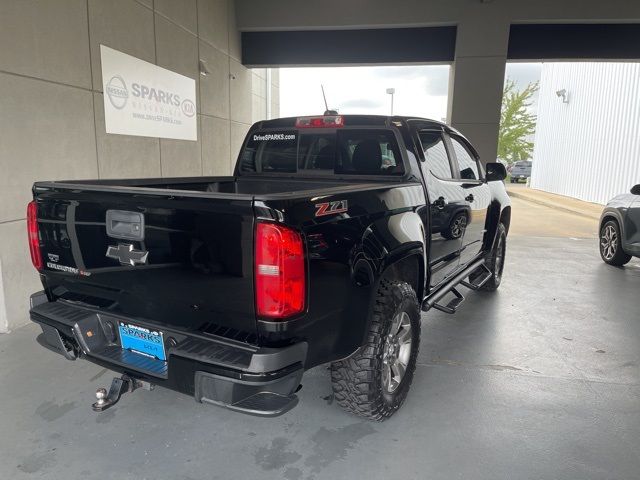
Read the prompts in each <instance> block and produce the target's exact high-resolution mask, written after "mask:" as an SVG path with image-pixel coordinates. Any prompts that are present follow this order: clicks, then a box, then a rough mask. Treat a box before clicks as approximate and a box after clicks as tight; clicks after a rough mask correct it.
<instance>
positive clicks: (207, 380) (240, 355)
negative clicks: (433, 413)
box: [27, 112, 511, 420]
mask: <svg viewBox="0 0 640 480" xmlns="http://www.w3.org/2000/svg"><path fill="white" fill-rule="evenodd" d="M505 176H506V172H505V169H504V166H502V165H501V164H498V163H489V164H487V165H486V170H485V167H484V166H483V164H482V163H481V162H480V159H479V157H478V154H477V153H476V150H475V149H474V148H473V147H472V146H471V144H470V143H469V142H468V141H467V140H466V139H465V138H464V136H462V135H461V134H460V133H459V132H457V131H456V130H454V129H452V128H450V127H448V126H447V125H445V124H443V123H440V122H436V121H433V120H427V119H421V118H410V117H400V116H394V117H384V116H359V115H337V114H335V112H325V115H320V116H317V117H301V118H282V119H276V120H269V121H262V122H258V123H256V124H255V125H253V126H252V127H251V129H250V130H249V132H248V134H247V137H246V139H245V141H244V144H243V146H242V149H241V151H240V154H239V157H238V161H237V164H236V167H235V171H234V173H233V176H227V177H197V178H163V179H157V178H156V179H134V180H83V181H80V180H70V181H55V182H52V181H42V182H36V183H35V184H34V185H33V201H32V202H31V203H30V204H29V206H28V209H27V211H28V222H27V224H28V234H29V245H30V250H31V256H32V260H33V264H34V266H35V268H36V269H37V271H38V272H39V275H40V278H41V280H42V285H43V290H42V291H40V292H37V293H35V294H33V295H32V296H31V311H30V315H31V319H32V320H33V321H34V322H37V323H38V324H40V326H41V327H42V330H43V334H42V335H41V336H40V337H39V340H40V342H41V344H43V345H44V346H46V347H48V348H50V349H52V350H54V351H56V352H58V353H60V354H62V355H63V356H64V357H66V358H67V359H69V360H76V359H79V358H82V359H85V360H88V361H90V362H93V363H96V364H98V365H102V366H104V367H106V368H108V369H111V370H113V371H116V372H118V373H120V374H121V375H122V376H121V377H119V378H118V377H116V378H114V380H113V383H112V384H111V388H110V390H109V391H107V390H106V389H99V390H98V392H97V393H96V397H97V401H96V403H94V405H93V407H94V409H95V410H96V411H102V410H105V409H107V408H109V407H110V406H112V405H113V404H115V403H116V402H117V401H118V400H119V399H120V396H121V395H122V394H123V393H126V392H129V391H132V390H134V389H135V388H137V387H140V386H145V387H150V386H152V385H153V386H155V385H158V386H163V387H167V388H170V389H173V390H175V391H178V392H182V393H185V394H187V395H191V396H193V397H194V398H195V399H196V400H197V401H198V402H204V403H210V404H215V405H219V406H223V407H226V408H229V409H232V410H236V411H239V412H244V413H249V414H254V415H263V416H275V415H280V414H283V413H285V412H286V411H288V410H289V409H291V408H292V407H294V406H295V405H296V403H297V402H298V397H297V395H296V392H297V391H298V390H299V389H300V388H301V382H302V377H303V373H304V371H305V370H308V369H310V368H313V367H315V366H318V365H322V364H330V365H331V367H330V368H331V380H332V386H333V391H334V395H335V399H336V401H337V403H338V404H339V405H341V406H342V407H344V408H345V409H346V410H348V411H350V412H353V413H355V414H358V415H361V416H364V417H367V418H371V419H375V420H384V419H385V418H387V417H389V416H391V415H392V414H393V413H394V412H395V411H397V410H398V408H399V407H400V405H401V404H402V402H403V401H404V399H405V398H406V396H407V393H408V391H409V387H410V384H411V381H412V378H413V372H414V370H415V365H416V356H417V353H418V348H419V342H420V330H421V326H420V317H421V312H422V311H428V310H430V309H432V308H435V309H439V310H441V311H444V312H447V313H455V311H456V310H457V309H458V308H459V307H460V305H461V303H462V301H463V300H464V295H463V294H462V293H461V291H460V287H461V286H465V287H466V288H469V289H474V290H478V289H484V290H495V289H497V288H498V286H499V285H500V282H501V279H502V271H503V266H504V257H505V246H506V238H507V232H508V230H509V223H510V216H511V208H510V203H509V198H508V196H507V194H506V192H505V188H504V183H503V180H504V178H505ZM70 368H73V367H70Z"/></svg>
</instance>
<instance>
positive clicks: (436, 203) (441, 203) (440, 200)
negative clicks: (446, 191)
mask: <svg viewBox="0 0 640 480" xmlns="http://www.w3.org/2000/svg"><path fill="white" fill-rule="evenodd" d="M446 204H447V202H446V201H445V199H444V197H438V198H437V199H435V200H434V201H433V206H434V207H436V208H437V209H439V210H444V207H445V205H446Z"/></svg>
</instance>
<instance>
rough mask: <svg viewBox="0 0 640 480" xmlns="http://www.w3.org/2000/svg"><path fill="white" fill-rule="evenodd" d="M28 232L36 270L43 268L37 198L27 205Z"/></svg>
mask: <svg viewBox="0 0 640 480" xmlns="http://www.w3.org/2000/svg"><path fill="white" fill-rule="evenodd" d="M27 233H28V235H29V251H30V252H31V262H32V263H33V266H34V267H36V270H42V253H40V237H39V235H38V204H37V203H36V202H35V200H34V201H32V202H29V205H28V206H27Z"/></svg>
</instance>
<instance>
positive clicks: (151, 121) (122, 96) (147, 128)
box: [100, 45, 198, 140]
mask: <svg viewBox="0 0 640 480" xmlns="http://www.w3.org/2000/svg"><path fill="white" fill-rule="evenodd" d="M100 57H101V58H102V88H103V92H104V121H105V125H106V130H107V133H117V134H121V135H137V136H142V137H161V138H176V139H180V140H197V139H198V120H197V115H196V82H195V80H193V79H192V78H189V77H185V76H184V75H180V74H178V73H175V72H172V71H170V70H167V69H165V68H161V67H158V66H156V65H153V64H152V63H149V62H145V61H144V60H140V59H138V58H135V57H132V56H131V55H127V54H125V53H122V52H118V51H117V50H113V49H112V48H109V47H105V46H104V45H100Z"/></svg>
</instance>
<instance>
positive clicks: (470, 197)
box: [464, 193, 473, 203]
mask: <svg viewBox="0 0 640 480" xmlns="http://www.w3.org/2000/svg"><path fill="white" fill-rule="evenodd" d="M464 199H465V200H466V201H467V202H469V203H471V202H473V193H470V194H469V195H467V196H466V197H464Z"/></svg>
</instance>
